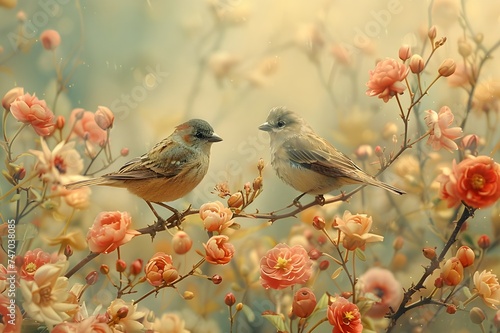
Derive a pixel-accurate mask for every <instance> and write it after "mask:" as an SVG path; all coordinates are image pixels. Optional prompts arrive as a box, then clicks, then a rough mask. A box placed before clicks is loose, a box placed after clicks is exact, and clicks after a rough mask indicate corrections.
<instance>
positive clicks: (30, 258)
mask: <svg viewBox="0 0 500 333" xmlns="http://www.w3.org/2000/svg"><path fill="white" fill-rule="evenodd" d="M48 262H52V263H55V262H57V257H52V256H51V255H50V254H49V253H47V252H44V251H42V249H40V248H37V249H34V250H33V251H27V252H26V254H25V255H24V258H23V265H22V266H21V271H20V276H21V278H22V279H24V280H27V281H33V279H34V275H35V272H36V271H37V269H38V268H40V267H42V266H43V265H45V264H46V263H48Z"/></svg>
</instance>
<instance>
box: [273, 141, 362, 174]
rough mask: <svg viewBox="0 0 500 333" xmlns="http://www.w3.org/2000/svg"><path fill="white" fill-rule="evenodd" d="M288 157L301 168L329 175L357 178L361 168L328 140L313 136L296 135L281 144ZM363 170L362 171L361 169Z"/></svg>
mask: <svg viewBox="0 0 500 333" xmlns="http://www.w3.org/2000/svg"><path fill="white" fill-rule="evenodd" d="M283 148H285V150H286V151H287V154H288V158H290V160H291V161H292V163H296V164H298V165H300V166H301V167H303V168H307V169H310V170H312V171H315V172H317V173H320V174H322V175H325V176H329V177H347V178H352V179H355V180H359V174H358V172H359V171H361V169H360V168H359V167H358V166H357V165H356V164H354V162H353V161H351V159H350V158H349V157H347V156H346V155H344V154H343V153H342V152H340V151H338V150H337V149H335V147H333V146H332V145H331V144H329V143H328V142H326V141H324V140H323V139H321V138H318V137H314V136H300V137H298V136H296V137H293V138H290V139H289V140H287V141H286V143H285V144H284V145H283ZM361 172H363V171H361Z"/></svg>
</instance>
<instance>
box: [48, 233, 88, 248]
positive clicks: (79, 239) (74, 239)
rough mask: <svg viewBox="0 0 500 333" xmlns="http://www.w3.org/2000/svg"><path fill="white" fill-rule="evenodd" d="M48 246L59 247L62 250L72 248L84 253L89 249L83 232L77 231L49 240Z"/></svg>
mask: <svg viewBox="0 0 500 333" xmlns="http://www.w3.org/2000/svg"><path fill="white" fill-rule="evenodd" d="M47 245H49V246H57V245H59V247H60V248H61V249H64V248H66V246H70V247H71V248H72V249H73V250H77V251H82V250H84V249H85V248H87V241H86V239H85V236H84V235H83V234H82V231H81V230H75V231H71V232H66V233H65V234H64V235H59V236H57V237H55V238H51V239H49V240H48V241H47ZM61 252H62V251H61Z"/></svg>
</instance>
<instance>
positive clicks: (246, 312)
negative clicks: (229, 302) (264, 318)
mask: <svg viewBox="0 0 500 333" xmlns="http://www.w3.org/2000/svg"><path fill="white" fill-rule="evenodd" d="M241 311H242V312H243V314H244V315H245V317H247V320H248V321H249V322H250V323H252V322H254V321H255V313H254V312H253V311H252V309H250V307H249V306H245V305H243V307H242V308H241Z"/></svg>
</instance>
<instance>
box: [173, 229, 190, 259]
mask: <svg viewBox="0 0 500 333" xmlns="http://www.w3.org/2000/svg"><path fill="white" fill-rule="evenodd" d="M191 246H193V240H192V239H191V237H189V235H188V234H187V233H186V232H184V231H177V233H176V234H175V235H174V237H172V247H173V248H174V252H175V253H177V254H185V253H187V252H188V251H189V250H191Z"/></svg>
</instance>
